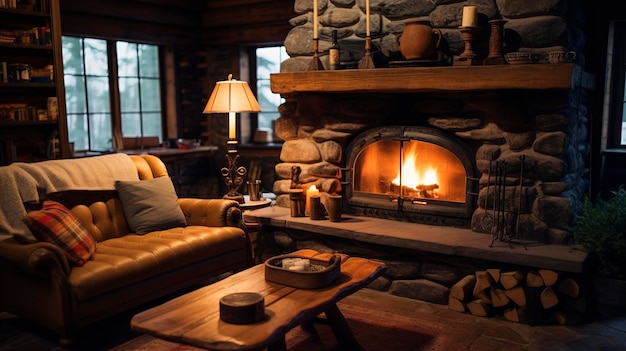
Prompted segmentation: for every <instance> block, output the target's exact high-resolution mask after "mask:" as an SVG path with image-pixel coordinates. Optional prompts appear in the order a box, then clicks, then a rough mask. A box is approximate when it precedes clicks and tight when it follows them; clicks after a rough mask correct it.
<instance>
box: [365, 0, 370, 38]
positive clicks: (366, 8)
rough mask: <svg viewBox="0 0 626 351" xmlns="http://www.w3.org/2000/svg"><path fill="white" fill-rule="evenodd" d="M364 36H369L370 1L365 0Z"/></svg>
mask: <svg viewBox="0 0 626 351" xmlns="http://www.w3.org/2000/svg"><path fill="white" fill-rule="evenodd" d="M365 35H366V36H368V37H369V36H370V0H365Z"/></svg>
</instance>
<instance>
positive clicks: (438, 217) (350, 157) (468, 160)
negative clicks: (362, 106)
mask: <svg viewBox="0 0 626 351" xmlns="http://www.w3.org/2000/svg"><path fill="white" fill-rule="evenodd" d="M381 140H398V141H401V140H406V141H409V140H417V141H422V142H427V143H431V144H435V145H438V146H440V147H443V148H445V149H447V150H450V151H451V152H452V153H454V154H455V155H456V156H457V157H458V159H459V160H460V161H461V163H462V164H463V167H464V168H465V173H466V175H467V181H466V182H465V184H466V199H465V202H463V203H460V202H450V201H442V200H436V199H432V200H429V201H428V202H427V203H422V202H420V203H415V202H413V201H410V200H407V199H402V198H399V197H398V198H395V199H394V198H391V197H389V196H385V195H381V194H371V193H366V192H360V191H355V190H354V185H353V184H354V180H353V177H354V173H355V172H354V165H355V163H356V160H357V159H358V157H359V154H360V153H361V152H362V151H363V150H364V149H365V148H366V147H367V146H368V145H370V144H373V143H375V142H378V141H381ZM475 160H476V155H475V151H474V150H472V149H471V147H470V146H469V145H467V144H466V143H465V142H464V141H463V140H461V139H459V138H457V137H456V136H454V135H452V134H449V133H446V132H443V131H441V130H438V129H435V128H430V127H419V126H383V127H376V128H372V129H368V130H366V131H364V132H362V133H360V134H359V135H357V136H356V138H355V139H354V140H352V142H350V144H349V145H348V146H347V148H346V168H345V169H344V173H343V175H342V178H343V179H342V183H343V185H344V186H343V188H344V189H343V190H344V200H345V202H346V203H347V206H346V209H345V210H347V212H348V213H350V214H353V215H358V216H369V217H378V218H385V219H395V220H402V221H409V222H415V223H422V224H431V225H441V226H454V227H463V228H468V227H470V225H471V218H472V215H473V213H474V211H475V209H476V207H477V194H478V182H479V179H480V178H479V177H480V173H479V172H478V170H477V168H476V161H475Z"/></svg>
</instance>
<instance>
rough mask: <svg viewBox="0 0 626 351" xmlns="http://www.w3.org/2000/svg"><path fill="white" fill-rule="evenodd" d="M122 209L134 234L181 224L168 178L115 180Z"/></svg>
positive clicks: (180, 214) (181, 225)
mask: <svg viewBox="0 0 626 351" xmlns="http://www.w3.org/2000/svg"><path fill="white" fill-rule="evenodd" d="M115 188H116V189H117V191H118V194H119V197H120V200H121V202H122V208H123V209H124V214H125V215H126V220H127V221H128V225H129V226H130V229H131V230H133V231H134V232H135V233H137V234H146V233H150V232H152V231H156V230H165V229H171V228H174V227H184V226H186V225H187V220H186V219H185V215H184V213H183V211H182V210H181V208H180V206H179V205H178V196H177V195H176V190H175V189H174V184H172V180H171V179H170V178H169V177H158V178H154V179H148V180H139V181H117V182H115Z"/></svg>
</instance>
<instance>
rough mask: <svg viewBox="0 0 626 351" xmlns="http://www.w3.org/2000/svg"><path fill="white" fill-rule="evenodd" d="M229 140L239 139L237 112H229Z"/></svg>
mask: <svg viewBox="0 0 626 351" xmlns="http://www.w3.org/2000/svg"><path fill="white" fill-rule="evenodd" d="M228 139H237V119H236V113H235V112H228Z"/></svg>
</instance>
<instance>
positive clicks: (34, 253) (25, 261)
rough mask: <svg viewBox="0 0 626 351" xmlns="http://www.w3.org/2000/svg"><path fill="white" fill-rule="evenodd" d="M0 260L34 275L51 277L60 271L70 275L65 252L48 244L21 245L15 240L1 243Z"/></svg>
mask: <svg viewBox="0 0 626 351" xmlns="http://www.w3.org/2000/svg"><path fill="white" fill-rule="evenodd" d="M0 260H2V261H5V263H6V264H9V265H13V266H16V267H18V268H21V269H23V270H24V271H26V272H28V273H30V274H33V275H46V276H47V275H50V272H52V271H54V270H58V271H61V272H63V274H65V275H69V272H70V265H69V262H68V260H67V257H66V256H65V252H63V250H61V249H60V248H58V247H56V246H55V245H53V244H51V243H47V242H32V243H28V244H24V243H20V242H19V241H17V240H15V239H7V240H3V241H0Z"/></svg>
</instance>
